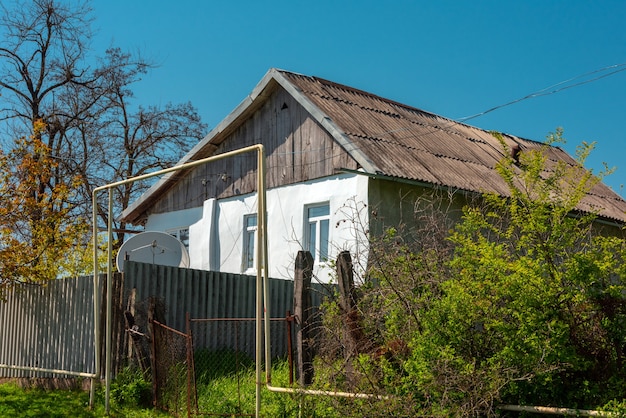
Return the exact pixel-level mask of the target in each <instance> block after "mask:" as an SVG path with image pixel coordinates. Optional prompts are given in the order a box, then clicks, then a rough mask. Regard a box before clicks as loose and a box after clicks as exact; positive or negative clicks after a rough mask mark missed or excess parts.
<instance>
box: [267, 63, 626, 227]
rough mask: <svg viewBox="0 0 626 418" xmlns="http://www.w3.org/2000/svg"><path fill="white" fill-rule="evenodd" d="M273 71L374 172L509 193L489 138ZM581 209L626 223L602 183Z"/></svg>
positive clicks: (551, 158)
mask: <svg viewBox="0 0 626 418" xmlns="http://www.w3.org/2000/svg"><path fill="white" fill-rule="evenodd" d="M278 72H279V73H280V75H281V76H282V77H284V78H285V79H286V80H288V81H289V83H291V84H293V85H294V86H296V87H297V89H298V90H299V91H300V93H301V94H302V95H304V96H305V97H306V98H307V99H308V100H310V101H311V102H312V103H313V104H314V105H315V106H316V107H317V108H319V110H321V112H322V113H324V114H325V115H326V116H327V117H328V118H330V119H331V120H332V122H333V123H334V124H335V125H336V126H337V127H338V128H339V129H340V130H341V131H343V133H344V134H345V136H346V137H347V138H348V140H349V141H350V142H351V143H352V145H353V147H354V148H355V149H358V150H360V152H362V153H363V154H365V155H366V156H367V158H369V160H370V161H371V163H372V164H373V166H374V167H375V170H376V172H375V173H371V174H380V175H385V176H390V177H396V178H402V179H407V180H414V181H418V182H424V183H429V184H432V185H434V186H442V187H447V188H454V189H462V190H467V191H472V192H478V193H483V192H495V193H498V194H500V195H507V194H508V188H507V186H506V185H505V183H504V181H503V180H502V178H501V177H500V176H499V175H498V173H497V172H496V171H495V167H496V164H497V163H498V162H499V161H500V160H501V159H502V158H503V156H504V154H503V149H502V146H501V144H500V143H499V141H498V139H496V138H495V137H494V136H493V135H492V134H491V133H490V132H488V131H485V130H483V129H479V128H476V127H473V126H469V125H466V124H462V123H459V122H456V121H453V120H451V119H447V118H444V117H441V116H438V115H434V114H432V113H429V112H425V111H423V110H420V109H417V108H414V107H410V106H407V105H404V104H401V103H397V102H394V101H392V100H388V99H384V98H382V97H379V96H376V95H374V94H370V93H367V92H364V91H362V90H358V89H354V88H351V87H348V86H345V85H341V84H337V83H334V82H331V81H328V80H324V79H321V78H317V77H310V76H305V75H301V74H295V73H291V72H287V71H278ZM505 140H506V141H507V143H509V144H510V145H513V144H517V145H519V147H520V149H521V150H522V151H524V150H526V151H528V150H533V149H538V148H544V149H545V152H546V153H547V154H546V155H547V158H548V163H549V165H550V164H551V165H555V164H556V163H557V162H558V161H562V162H565V163H567V164H569V165H576V164H577V163H576V161H575V160H574V159H573V158H572V157H571V156H570V155H569V154H567V152H565V151H564V150H563V149H561V148H559V147H554V146H550V147H547V148H546V145H545V144H543V143H540V142H536V141H531V140H527V139H523V138H519V137H516V136H512V135H505ZM357 160H358V159H357ZM579 209H581V210H584V211H596V210H597V211H599V214H600V215H601V216H602V217H604V218H607V219H611V220H617V221H621V222H624V221H626V201H624V199H622V198H621V197H620V196H619V195H618V194H617V193H615V192H614V191H613V190H611V189H610V188H609V187H608V186H606V185H605V184H603V183H599V184H597V185H595V186H594V187H593V189H592V190H591V191H590V192H589V193H588V194H587V196H586V197H585V198H584V199H583V201H582V202H581V205H580V207H579Z"/></svg>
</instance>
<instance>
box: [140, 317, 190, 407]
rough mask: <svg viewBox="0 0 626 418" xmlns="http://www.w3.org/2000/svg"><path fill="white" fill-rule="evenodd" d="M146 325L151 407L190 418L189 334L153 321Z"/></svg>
mask: <svg viewBox="0 0 626 418" xmlns="http://www.w3.org/2000/svg"><path fill="white" fill-rule="evenodd" d="M150 323H151V324H152V353H153V355H152V386H153V396H154V406H155V407H156V408H158V409H161V410H164V411H168V412H169V413H171V414H173V415H175V416H182V415H184V414H186V415H187V416H191V414H192V412H193V411H194V410H195V393H196V390H195V379H194V363H193V355H192V349H193V348H192V340H191V335H190V334H189V333H183V332H181V331H177V330H175V329H172V328H169V327H167V326H165V325H163V324H161V323H160V322H158V321H155V320H151V321H150Z"/></svg>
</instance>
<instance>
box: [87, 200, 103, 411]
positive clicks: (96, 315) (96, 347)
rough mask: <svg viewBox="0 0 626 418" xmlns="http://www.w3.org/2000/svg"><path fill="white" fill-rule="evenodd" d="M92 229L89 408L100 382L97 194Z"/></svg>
mask: <svg viewBox="0 0 626 418" xmlns="http://www.w3.org/2000/svg"><path fill="white" fill-rule="evenodd" d="M92 206H93V207H92V223H93V225H92V227H93V232H92V233H93V328H94V363H95V364H94V367H95V370H94V375H95V376H94V377H92V378H91V388H90V391H89V406H90V407H92V408H93V404H94V401H95V392H96V385H97V384H98V381H99V380H100V341H101V336H100V320H99V316H100V298H99V294H98V290H99V289H98V285H99V283H98V282H99V280H98V203H97V192H96V191H95V190H94V191H93V193H92Z"/></svg>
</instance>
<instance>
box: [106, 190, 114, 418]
mask: <svg viewBox="0 0 626 418" xmlns="http://www.w3.org/2000/svg"><path fill="white" fill-rule="evenodd" d="M112 226H113V189H112V188H111V189H109V216H108V224H107V230H108V231H107V235H108V238H107V241H108V243H107V309H106V310H107V315H106V352H105V358H106V365H105V367H106V369H105V378H104V379H105V387H106V389H105V397H104V411H105V413H106V414H107V415H108V414H109V407H110V405H109V403H110V402H109V399H110V396H111V337H112V336H111V334H112V328H111V322H112V318H113V312H112V310H113V228H112Z"/></svg>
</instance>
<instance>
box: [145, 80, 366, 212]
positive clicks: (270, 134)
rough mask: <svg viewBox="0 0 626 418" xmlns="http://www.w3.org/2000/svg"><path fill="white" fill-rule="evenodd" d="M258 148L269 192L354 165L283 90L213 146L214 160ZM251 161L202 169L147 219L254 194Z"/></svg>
mask: <svg viewBox="0 0 626 418" xmlns="http://www.w3.org/2000/svg"><path fill="white" fill-rule="evenodd" d="M258 143H262V144H263V145H264V147H265V152H266V169H267V177H266V184H267V187H268V188H273V187H277V186H282V185H287V184H293V183H298V182H303V181H307V180H312V179H315V178H320V177H325V176H330V175H333V174H335V173H336V171H337V170H338V169H340V168H348V169H357V168H358V165H357V163H356V161H355V160H354V159H352V157H350V155H349V154H348V153H347V152H345V151H344V150H343V149H342V148H341V146H340V145H339V144H338V143H337V142H336V141H334V140H333V139H332V138H331V137H330V135H329V134H328V133H327V132H326V131H325V130H324V128H323V127H321V126H320V125H319V124H318V123H317V121H315V120H313V119H312V118H311V116H310V115H309V113H308V112H307V111H306V110H305V109H304V108H303V107H302V106H301V105H300V104H299V103H298V102H297V101H296V100H295V99H294V98H293V97H292V96H291V95H289V94H287V92H285V91H284V90H283V89H282V88H278V89H275V90H274V92H273V93H272V94H271V95H270V97H269V98H268V100H267V101H265V102H264V103H263V105H262V106H261V107H260V108H258V109H257V110H256V111H255V112H254V114H253V115H252V116H251V117H248V118H247V119H246V120H244V121H243V123H241V124H240V125H238V126H237V128H236V129H234V131H233V132H232V133H230V134H229V135H228V136H227V137H226V138H224V140H222V141H221V143H220V144H219V145H218V147H217V149H216V151H215V153H214V155H217V154H220V153H224V152H228V151H232V150H236V149H240V148H243V147H247V146H250V145H254V144H258ZM256 176H257V161H256V155H254V154H252V153H250V154H247V155H241V156H237V157H233V158H227V159H224V160H219V161H216V162H213V163H209V164H204V165H202V166H199V167H197V168H195V169H193V170H192V171H191V172H189V173H183V172H181V173H179V174H177V178H178V179H179V181H178V182H177V183H176V184H175V185H174V186H173V187H171V188H170V189H169V190H167V192H166V193H164V194H162V195H161V196H160V198H159V199H158V201H157V202H155V204H154V206H153V207H152V208H151V209H150V213H164V212H170V211H176V210H182V209H190V208H194V207H200V206H202V203H203V202H204V201H205V200H207V199H209V198H226V197H231V196H237V195H243V194H247V193H251V192H254V191H256V182H257V177H256Z"/></svg>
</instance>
